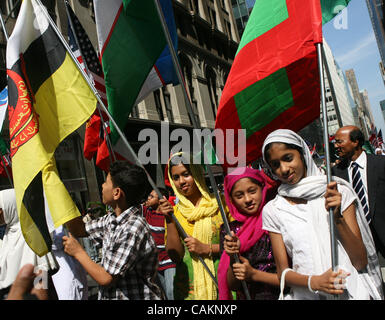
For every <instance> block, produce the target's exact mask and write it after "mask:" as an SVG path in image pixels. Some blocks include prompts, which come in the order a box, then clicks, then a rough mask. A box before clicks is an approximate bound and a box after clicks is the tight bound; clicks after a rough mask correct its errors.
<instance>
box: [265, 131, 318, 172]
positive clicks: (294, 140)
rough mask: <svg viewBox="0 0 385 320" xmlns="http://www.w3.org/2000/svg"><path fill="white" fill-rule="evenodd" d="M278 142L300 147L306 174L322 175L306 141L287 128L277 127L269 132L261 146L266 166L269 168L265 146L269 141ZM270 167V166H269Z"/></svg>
mask: <svg viewBox="0 0 385 320" xmlns="http://www.w3.org/2000/svg"><path fill="white" fill-rule="evenodd" d="M273 142H278V143H288V144H294V145H296V146H298V147H300V148H301V149H302V151H303V152H302V154H303V156H304V159H305V164H306V176H307V177H309V176H319V175H323V172H322V170H321V169H319V168H318V167H317V165H316V164H315V162H314V160H313V157H312V156H311V154H310V150H309V147H308V146H307V144H306V142H305V141H304V140H303V139H302V138H301V137H300V136H299V135H298V134H296V133H295V132H294V131H291V130H288V129H278V130H275V131H273V132H272V133H270V134H269V135H268V136H267V137H266V139H265V141H264V143H263V146H262V155H263V160H264V161H265V162H266V164H267V166H268V167H269V168H270V166H269V164H268V163H267V161H266V159H265V149H266V146H267V145H268V144H270V143H273ZM270 169H271V168H270Z"/></svg>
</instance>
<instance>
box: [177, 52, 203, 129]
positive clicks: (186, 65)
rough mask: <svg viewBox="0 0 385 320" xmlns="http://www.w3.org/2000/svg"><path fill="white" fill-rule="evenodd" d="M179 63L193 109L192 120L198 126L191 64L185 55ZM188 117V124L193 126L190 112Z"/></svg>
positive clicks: (181, 56) (180, 58) (198, 120)
mask: <svg viewBox="0 0 385 320" xmlns="http://www.w3.org/2000/svg"><path fill="white" fill-rule="evenodd" d="M179 61H180V64H181V68H182V71H183V75H184V79H185V82H186V87H187V92H188V94H189V96H190V100H191V104H192V109H193V113H194V118H195V120H196V122H197V123H198V124H200V119H199V114H198V107H197V101H196V98H195V93H194V87H193V82H192V63H191V61H190V60H189V59H188V58H187V57H186V56H185V55H180V57H179ZM186 108H188V107H187V106H186ZM188 116H189V119H190V123H191V124H193V119H191V115H190V112H188Z"/></svg>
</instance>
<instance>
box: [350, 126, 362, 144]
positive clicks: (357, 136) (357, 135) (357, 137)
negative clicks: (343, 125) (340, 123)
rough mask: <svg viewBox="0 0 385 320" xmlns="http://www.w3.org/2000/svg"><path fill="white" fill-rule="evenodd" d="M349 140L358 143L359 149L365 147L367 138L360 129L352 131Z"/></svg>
mask: <svg viewBox="0 0 385 320" xmlns="http://www.w3.org/2000/svg"><path fill="white" fill-rule="evenodd" d="M349 138H350V141H352V142H356V141H358V146H359V147H362V146H363V145H364V142H365V137H364V135H363V133H362V132H361V130H359V129H353V130H352V131H350V133H349Z"/></svg>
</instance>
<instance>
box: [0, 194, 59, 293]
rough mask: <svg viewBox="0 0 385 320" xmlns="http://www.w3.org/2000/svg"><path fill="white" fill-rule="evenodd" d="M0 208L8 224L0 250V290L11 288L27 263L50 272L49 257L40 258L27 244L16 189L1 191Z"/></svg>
mask: <svg viewBox="0 0 385 320" xmlns="http://www.w3.org/2000/svg"><path fill="white" fill-rule="evenodd" d="M0 208H2V209H3V214H4V220H5V223H6V224H7V227H6V229H5V234H4V238H3V243H2V246H1V249H0V289H3V288H7V287H9V286H10V285H11V284H12V283H13V281H14V280H15V279H16V275H17V273H18V272H19V270H20V269H21V268H22V267H23V266H24V265H25V264H27V263H31V264H33V265H34V266H35V267H37V269H41V270H45V271H47V270H49V263H48V262H47V256H43V257H39V256H38V255H36V254H35V253H34V252H33V251H32V250H31V249H30V247H29V246H28V244H27V243H26V242H25V240H24V237H23V234H22V232H21V226H20V222H19V216H18V214H17V208H16V195H15V190H14V189H7V190H2V191H0ZM50 262H51V263H52V261H50Z"/></svg>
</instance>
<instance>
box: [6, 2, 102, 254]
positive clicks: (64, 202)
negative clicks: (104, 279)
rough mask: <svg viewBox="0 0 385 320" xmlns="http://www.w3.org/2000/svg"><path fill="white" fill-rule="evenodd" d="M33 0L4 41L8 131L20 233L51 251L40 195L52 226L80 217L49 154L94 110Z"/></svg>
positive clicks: (34, 247)
mask: <svg viewBox="0 0 385 320" xmlns="http://www.w3.org/2000/svg"><path fill="white" fill-rule="evenodd" d="M47 16H48V12H47V10H46V8H45V7H44V6H40V5H39V3H38V2H37V1H36V0H24V1H23V2H22V4H21V7H20V12H19V15H18V18H17V21H16V24H15V27H14V29H13V32H12V35H11V37H10V38H9V41H8V44H7V74H8V91H9V101H8V104H9V107H8V111H9V112H8V116H9V133H10V147H11V156H12V169H13V178H14V187H15V193H16V203H17V211H18V214H19V220H20V225H21V229H22V232H23V236H24V238H25V240H26V242H27V243H28V245H29V246H30V247H31V249H32V250H33V251H34V252H35V253H36V254H38V255H39V256H42V255H44V254H46V253H48V252H49V251H50V250H51V245H52V238H51V236H50V233H49V229H48V225H47V220H46V212H45V201H44V195H45V198H46V200H47V202H48V206H49V211H50V215H51V216H52V221H53V223H54V226H55V228H57V227H59V226H60V225H62V224H64V223H66V222H68V221H69V220H72V219H74V218H76V217H78V216H80V213H79V210H78V208H77V207H76V205H75V204H74V202H73V201H72V199H71V196H70V195H69V193H68V191H67V189H66V188H65V186H64V184H63V182H62V181H61V180H60V177H59V173H58V171H57V168H56V163H55V158H54V152H55V150H56V148H57V146H58V145H59V143H60V142H62V141H63V140H64V139H65V138H66V137H68V136H69V135H70V134H71V133H73V132H74V131H75V130H77V129H78V128H79V127H80V126H81V125H82V124H83V123H84V122H85V121H87V119H89V117H90V116H91V115H92V114H93V112H94V111H95V107H96V99H95V96H94V94H93V92H92V91H91V90H90V88H89V86H88V84H87V82H86V81H85V80H84V78H83V76H82V75H81V73H80V71H79V70H78V68H77V66H76V64H75V63H74V61H72V58H71V57H70V55H69V53H68V52H67V51H66V48H65V47H64V45H63V43H62V42H61V40H60V39H59V37H58V36H57V34H56V32H55V30H54V28H53V27H52V26H51V25H50V22H49V20H48V18H47Z"/></svg>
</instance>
